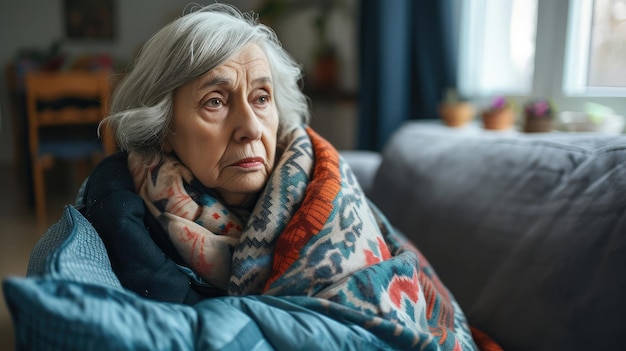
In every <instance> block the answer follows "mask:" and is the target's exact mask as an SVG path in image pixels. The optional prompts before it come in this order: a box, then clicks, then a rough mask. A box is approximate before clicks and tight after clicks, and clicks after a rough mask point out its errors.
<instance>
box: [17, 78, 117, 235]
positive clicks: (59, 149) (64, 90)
mask: <svg viewBox="0 0 626 351" xmlns="http://www.w3.org/2000/svg"><path fill="white" fill-rule="evenodd" d="M109 93H110V84H109V74H108V73H107V72H103V71H102V72H89V71H64V72H31V73H28V74H27V75H26V77H25V94H26V108H27V114H28V139H29V149H30V157H31V162H32V179H33V193H34V203H35V212H36V216H37V221H38V223H39V224H40V225H45V224H46V191H45V186H44V184H45V182H44V172H45V171H46V170H47V169H49V168H51V167H52V166H53V165H54V161H55V160H56V159H63V160H68V161H85V160H87V161H91V162H92V165H93V164H95V163H97V162H98V161H99V160H100V159H102V158H103V157H104V156H106V155H109V154H111V153H113V152H115V150H116V145H115V142H114V139H113V137H112V135H111V134H110V133H108V131H107V130H106V128H101V132H102V138H100V139H99V138H98V135H97V133H96V126H97V125H98V123H100V122H101V120H102V119H103V118H104V117H105V116H106V115H107V108H108V101H109ZM90 125H91V127H89V126H90ZM87 127H89V128H91V129H86V128H87ZM81 128H82V129H81Z"/></svg>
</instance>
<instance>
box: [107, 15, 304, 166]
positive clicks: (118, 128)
mask: <svg viewBox="0 0 626 351" xmlns="http://www.w3.org/2000/svg"><path fill="white" fill-rule="evenodd" d="M251 43H255V44H257V45H259V47H260V48H261V49H262V50H263V52H264V53H265V55H266V56H267V58H268V61H269V65H270V69H271V71H272V81H273V84H274V96H275V101H276V107H277V111H278V118H279V135H278V139H279V140H280V139H282V137H283V136H284V135H286V134H287V133H288V132H289V131H291V130H292V129H293V128H295V127H296V126H298V125H301V124H303V123H304V124H306V123H308V122H309V118H310V115H309V114H310V112H309V103H308V99H307V97H306V96H305V95H304V94H303V93H302V91H301V89H300V82H301V81H302V68H301V66H300V65H298V64H297V63H296V62H295V61H294V59H293V58H292V57H291V56H290V55H289V54H288V53H287V52H286V51H285V50H284V49H283V48H282V46H281V44H280V42H279V41H278V39H277V37H276V34H275V33H274V31H272V29H270V28H269V27H267V26H265V25H263V24H260V23H258V21H257V18H256V17H255V16H254V15H253V14H252V13H245V14H244V13H242V12H240V11H239V10H238V9H236V8H234V7H232V6H230V5H226V4H218V3H215V4H211V5H208V6H206V7H203V8H197V9H195V10H192V12H190V13H188V14H186V15H184V16H182V17H180V18H178V19H176V20H174V21H173V22H171V23H170V24H168V25H167V26H165V27H163V28H162V29H161V30H159V31H158V32H157V33H156V34H155V35H154V36H153V37H152V38H150V40H148V42H146V44H145V45H144V46H143V47H142V49H141V51H140V53H139V56H138V57H137V59H136V61H135V64H134V67H133V69H132V70H131V71H130V72H129V73H128V75H126V76H125V77H124V79H123V80H122V81H121V82H120V84H119V85H118V86H117V87H116V88H115V90H114V92H113V95H112V97H111V106H110V111H111V112H110V115H109V116H108V117H107V118H106V119H105V120H104V122H105V123H107V124H108V126H109V127H110V128H111V131H112V132H113V135H114V136H115V139H116V141H117V143H118V146H119V147H120V148H121V149H122V150H125V151H134V152H138V153H141V154H142V155H143V156H144V157H146V158H147V159H148V160H152V161H154V160H155V159H160V157H161V156H162V153H163V151H162V145H163V142H164V141H165V138H166V136H167V131H168V130H169V125H170V122H171V120H172V114H173V101H174V100H173V96H174V90H175V89H176V88H178V87H180V86H182V85H184V84H186V83H187V82H189V81H191V80H193V79H195V78H197V77H199V76H201V75H203V74H205V73H206V72H208V71H209V70H211V69H213V68H215V67H217V66H220V65H221V64H223V63H225V62H226V61H227V60H228V59H229V58H230V57H232V56H233V55H235V54H237V53H238V52H240V51H241V50H242V49H243V48H244V47H245V46H247V45H248V44H251Z"/></svg>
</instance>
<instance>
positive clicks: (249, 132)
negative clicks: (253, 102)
mask: <svg viewBox="0 0 626 351" xmlns="http://www.w3.org/2000/svg"><path fill="white" fill-rule="evenodd" d="M233 112H234V113H235V114H236V118H235V120H236V122H235V123H236V125H235V132H234V138H235V140H236V141H238V142H249V141H252V140H257V139H260V138H261V134H262V131H263V130H262V125H261V121H259V118H258V117H257V115H256V113H255V112H254V109H253V108H252V107H251V106H250V104H249V103H247V102H245V103H242V104H239V108H237V109H235V111H233Z"/></svg>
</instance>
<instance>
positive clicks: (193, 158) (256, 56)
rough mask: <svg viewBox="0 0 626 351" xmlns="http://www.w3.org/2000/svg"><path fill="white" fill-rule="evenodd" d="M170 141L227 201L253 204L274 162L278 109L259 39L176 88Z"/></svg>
mask: <svg viewBox="0 0 626 351" xmlns="http://www.w3.org/2000/svg"><path fill="white" fill-rule="evenodd" d="M170 129H171V131H172V132H171V133H170V134H169V135H168V137H167V140H166V145H165V150H166V151H174V152H175V153H176V155H177V156H178V158H179V159H180V160H181V161H182V162H183V164H185V166H187V167H188V168H189V169H190V170H191V172H192V173H193V174H194V176H195V177H196V178H197V179H198V180H199V181H200V182H201V183H202V184H203V185H204V186H206V187H207V188H211V189H214V190H216V191H217V192H218V194H220V196H221V197H222V199H223V200H224V201H225V202H226V203H227V204H228V205H234V206H243V205H249V202H250V200H252V199H253V198H254V195H255V194H256V193H257V192H259V191H260V190H261V189H262V188H263V187H264V186H265V183H266V181H267V179H268V176H269V174H270V173H271V172H272V169H273V167H274V157H275V153H276V138H277V136H276V134H277V131H278V113H277V111H276V103H275V101H274V91H273V84H272V75H271V71H270V66H269V63H268V60H267V57H266V56H265V54H264V52H263V51H262V50H261V48H260V47H258V46H257V45H254V44H253V45H250V46H248V47H246V48H244V49H243V50H242V51H241V52H240V53H239V54H237V55H235V56H233V57H232V58H231V59H230V60H228V61H227V62H226V63H224V64H223V65H221V66H218V67H216V68H214V69H212V70H211V71H209V72H208V73H206V74H204V75H202V76H200V77H198V78H196V79H195V80H193V81H191V82H188V83H187V84H185V85H183V86H181V87H179V88H178V89H176V91H175V92H174V116H173V120H172V125H171V127H170Z"/></svg>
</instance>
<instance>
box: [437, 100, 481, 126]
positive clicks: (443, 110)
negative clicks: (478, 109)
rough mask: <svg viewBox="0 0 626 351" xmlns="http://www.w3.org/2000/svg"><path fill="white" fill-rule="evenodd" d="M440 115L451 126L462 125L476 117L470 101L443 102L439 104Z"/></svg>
mask: <svg viewBox="0 0 626 351" xmlns="http://www.w3.org/2000/svg"><path fill="white" fill-rule="evenodd" d="M439 116H440V117H441V119H442V120H443V122H444V123H445V124H446V125H447V126H449V127H453V128H457V127H462V126H464V125H466V124H467V123H469V122H470V121H471V120H472V119H473V118H474V106H473V105H472V104H470V103H468V102H460V103H453V104H446V103H443V104H440V105H439Z"/></svg>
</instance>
